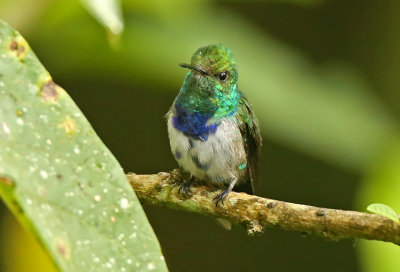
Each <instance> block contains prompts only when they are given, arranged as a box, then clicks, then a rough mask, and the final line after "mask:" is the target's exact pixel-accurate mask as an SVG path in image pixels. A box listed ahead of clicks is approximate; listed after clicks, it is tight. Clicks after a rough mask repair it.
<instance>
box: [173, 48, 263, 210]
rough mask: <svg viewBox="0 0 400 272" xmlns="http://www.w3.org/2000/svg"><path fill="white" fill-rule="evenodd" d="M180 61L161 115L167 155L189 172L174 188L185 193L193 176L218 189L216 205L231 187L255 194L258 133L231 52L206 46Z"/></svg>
mask: <svg viewBox="0 0 400 272" xmlns="http://www.w3.org/2000/svg"><path fill="white" fill-rule="evenodd" d="M179 65H180V66H181V67H183V68H187V69H189V71H188V73H187V74H186V77H185V79H184V81H183V85H182V87H181V89H180V91H179V94H178V95H177V97H176V98H175V100H174V102H173V104H172V107H171V108H170V110H169V111H168V113H167V115H166V118H167V125H168V136H169V141H170V146H171V151H172V154H173V155H174V157H175V159H176V161H177V162H178V164H179V166H180V167H181V168H183V170H185V171H186V172H188V173H190V178H189V179H188V180H186V181H185V182H183V184H182V185H181V186H180V188H179V193H181V194H183V195H185V196H186V197H189V196H190V195H191V192H190V187H191V185H192V184H193V183H194V182H195V181H198V182H200V183H202V184H204V185H206V186H212V187H215V188H221V189H223V190H222V192H221V193H219V194H218V195H217V196H216V197H215V198H214V199H213V200H214V201H215V204H216V206H218V204H219V203H220V202H221V203H222V204H223V203H224V200H225V198H226V196H227V195H228V194H229V193H230V192H231V191H232V190H233V189H234V190H235V191H241V192H246V193H250V194H254V193H255V190H256V188H257V185H258V162H259V153H260V148H261V145H262V138H261V135H260V129H259V125H258V121H257V118H256V117H255V115H254V113H253V110H252V107H251V105H250V103H249V101H248V100H247V98H246V96H245V94H244V93H243V92H242V91H240V90H239V87H238V69H237V66H236V62H235V60H234V59H233V55H232V51H231V50H230V49H228V48H226V47H224V46H222V45H220V44H215V45H208V46H205V47H201V48H199V49H198V50H197V51H196V52H195V53H194V54H193V56H192V58H191V63H190V64H186V63H181V64H179Z"/></svg>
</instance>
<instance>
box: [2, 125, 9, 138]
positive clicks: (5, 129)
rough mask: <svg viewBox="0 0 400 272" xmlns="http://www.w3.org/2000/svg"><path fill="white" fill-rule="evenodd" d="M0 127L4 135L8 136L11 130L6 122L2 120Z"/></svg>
mask: <svg viewBox="0 0 400 272" xmlns="http://www.w3.org/2000/svg"><path fill="white" fill-rule="evenodd" d="M1 128H2V129H3V132H4V134H5V135H7V136H10V134H11V130H10V128H9V127H8V125H7V123H6V122H2V123H1Z"/></svg>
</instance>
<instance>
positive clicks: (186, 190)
mask: <svg viewBox="0 0 400 272" xmlns="http://www.w3.org/2000/svg"><path fill="white" fill-rule="evenodd" d="M194 181H195V179H194V177H193V176H191V177H190V179H189V180H188V181H185V182H184V183H183V184H182V185H181V186H180V187H179V190H178V193H179V194H181V195H183V196H184V197H185V198H190V197H192V192H191V191H190V187H191V186H192V184H193V182H194Z"/></svg>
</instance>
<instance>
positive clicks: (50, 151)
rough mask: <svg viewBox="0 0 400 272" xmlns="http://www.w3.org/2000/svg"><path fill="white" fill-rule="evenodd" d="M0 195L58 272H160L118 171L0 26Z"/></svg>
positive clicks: (151, 239) (29, 55) (150, 237)
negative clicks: (37, 241)
mask: <svg viewBox="0 0 400 272" xmlns="http://www.w3.org/2000/svg"><path fill="white" fill-rule="evenodd" d="M0 194H1V196H2V198H3V199H4V200H5V202H6V203H7V204H8V206H9V207H10V208H11V209H12V211H13V212H14V214H15V215H16V216H17V217H18V219H19V220H20V221H21V222H22V223H23V224H24V225H25V226H26V227H27V228H28V229H29V230H31V231H32V232H33V233H34V234H35V235H36V236H37V237H38V238H39V240H41V242H42V244H43V245H44V247H45V248H46V249H47V250H48V252H49V253H50V255H51V256H52V258H53V260H54V261H55V263H56V264H57V266H58V267H59V268H60V269H61V270H64V271H103V270H107V271H110V269H111V270H114V271H133V270H135V271H139V270H158V271H165V270H167V268H166V265H165V262H164V258H163V256H162V254H161V250H160V246H159V244H158V241H157V239H156V237H155V235H154V233H153V230H152V229H151V227H150V225H149V223H148V221H147V219H146V216H145V214H144V213H143V210H142V207H141V206H140V203H139V202H138V200H137V198H136V196H135V194H134V193H133V191H132V190H131V188H130V186H129V184H128V182H127V180H126V178H125V175H124V172H123V171H122V169H121V166H120V165H119V163H118V162H117V161H116V160H115V158H114V157H113V155H112V154H111V152H110V151H109V150H108V149H107V148H106V147H105V146H104V144H103V143H102V142H101V140H100V139H99V138H98V137H97V135H96V133H95V132H94V130H93V129H92V127H91V126H90V124H89V123H88V121H87V120H86V119H85V117H84V116H83V114H82V113H81V112H80V111H79V109H78V107H77V106H76V105H75V103H74V102H73V101H72V100H71V98H70V97H69V96H68V95H67V93H66V92H65V91H64V90H63V89H61V88H60V87H59V86H57V85H56V84H55V83H54V82H53V81H52V79H51V77H50V75H49V73H48V72H47V71H46V70H45V69H44V67H43V66H42V65H41V64H40V62H39V61H38V60H37V58H36V56H35V55H34V53H33V52H32V51H31V49H30V48H29V46H28V44H27V43H26V41H25V40H24V39H23V38H22V37H21V36H20V35H19V33H18V32H16V31H15V30H13V29H12V28H11V27H9V26H8V25H7V24H5V23H3V22H0Z"/></svg>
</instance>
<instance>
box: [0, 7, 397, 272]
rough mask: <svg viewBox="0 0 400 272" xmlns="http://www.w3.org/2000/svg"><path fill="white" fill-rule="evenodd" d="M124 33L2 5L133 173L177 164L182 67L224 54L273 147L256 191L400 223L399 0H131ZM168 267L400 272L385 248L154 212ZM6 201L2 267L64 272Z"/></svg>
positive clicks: (50, 11) (52, 10) (79, 10)
mask: <svg viewBox="0 0 400 272" xmlns="http://www.w3.org/2000/svg"><path fill="white" fill-rule="evenodd" d="M122 10H123V16H124V20H125V29H124V31H123V32H122V34H121V35H120V36H119V37H117V36H115V35H112V34H110V31H107V30H106V29H105V28H104V27H102V26H101V24H99V23H98V22H97V21H96V20H95V19H94V18H93V17H92V16H91V15H90V13H89V12H88V10H87V9H85V8H84V6H83V5H82V4H81V3H80V2H79V1H71V0H0V18H1V19H3V20H5V21H7V22H8V23H10V24H11V25H12V26H13V27H15V28H17V29H18V30H19V31H20V32H21V33H22V35H23V36H24V37H25V38H26V39H27V40H28V42H29V43H30V45H31V47H32V48H33V50H34V52H35V53H36V54H37V55H38V57H39V59H40V60H41V61H42V63H43V64H44V66H45V67H46V68H47V69H48V71H49V72H50V73H51V74H52V76H53V78H54V80H55V81H56V82H57V83H58V84H59V85H61V86H62V87H64V88H65V89H66V90H67V91H68V93H69V94H70V95H71V96H72V98H73V99H74V100H75V102H76V103H77V104H78V105H79V107H80V108H81V110H82V111H83V112H84V114H85V115H86V117H87V118H88V120H89V121H90V122H91V124H92V125H93V127H94V128H95V130H96V131H97V133H98V134H99V136H100V138H101V139H103V141H104V142H105V144H106V145H107V146H108V147H109V148H110V150H111V151H112V152H113V153H114V155H115V156H116V158H117V159H118V160H119V161H120V163H121V164H122V166H123V167H124V169H125V170H126V171H127V172H128V171H132V172H136V173H156V172H159V171H168V170H171V169H173V168H175V167H177V164H176V163H175V161H174V159H173V157H172V155H171V154H170V150H169V143H168V136H167V132H166V131H167V130H166V124H165V120H164V115H165V113H166V112H167V111H168V108H169V107H170V105H171V103H172V101H173V99H174V97H175V95H176V94H177V92H178V90H179V88H180V85H181V83H182V80H183V77H184V74H185V71H184V70H183V69H181V68H179V67H178V65H177V64H178V63H180V62H185V61H186V62H187V61H189V60H190V57H191V55H192V53H193V52H194V51H195V50H196V49H197V48H198V47H200V46H203V45H207V44H210V43H222V44H224V45H226V46H228V47H230V48H231V49H232V50H233V52H234V54H235V56H236V61H237V63H238V66H239V74H240V79H239V86H240V88H241V89H242V90H243V91H244V92H245V93H247V95H248V97H249V99H250V101H251V102H252V104H253V106H254V109H255V112H256V114H257V116H258V118H259V119H260V123H261V129H262V135H263V138H264V147H263V155H262V162H261V181H262V186H261V191H260V195H261V196H265V197H269V198H275V199H279V200H285V201H291V202H297V203H304V204H309V205H317V206H323V207H329V208H336V209H356V210H361V211H364V210H365V207H366V206H367V205H368V204H369V203H372V202H380V203H385V204H387V205H389V206H391V207H393V208H394V209H395V210H397V212H398V213H399V212H400V198H399V192H400V134H399V130H398V127H399V120H400V91H399V90H400V76H399V71H400V35H399V34H400V33H399V30H400V16H399V14H400V2H399V1H389V0H388V1H378V0H371V1H362V0H359V1H347V0H336V1H334V0H291V1H289V0H286V1H262V0H258V1H255V0H254V1H244V0H242V1H241V0H208V1H200V0H193V1H185V0H170V1H165V0H155V1H145V0H124V1H122ZM145 211H146V213H147V215H148V218H149V220H150V222H151V224H152V226H153V228H154V230H155V232H156V234H157V236H158V238H159V241H160V243H161V246H162V248H163V252H164V254H165V257H166V261H167V264H168V266H169V268H170V270H171V271H209V272H211V271H307V272H312V271H326V272H328V271H329V272H331V271H332V272H333V271H353V272H357V271H360V272H361V271H363V272H378V271H379V272H391V271H396V272H397V271H398V269H399V267H400V249H399V247H397V246H394V245H391V244H386V243H382V242H371V241H361V240H347V241H340V242H331V241H324V240H323V239H320V238H315V237H302V236H301V235H300V234H298V233H290V232H285V231H281V230H277V229H267V230H266V231H265V233H264V234H263V235H261V236H257V237H248V236H247V235H246V232H245V230H244V229H243V228H241V227H239V226H236V227H234V228H233V230H232V231H225V230H223V229H222V228H220V227H219V226H217V225H216V224H215V222H214V220H212V218H208V217H204V216H200V215H194V214H189V213H184V212H178V211H174V210H170V209H167V208H159V207H145ZM53 269H54V268H53V267H52V266H51V264H50V263H49V261H48V260H47V257H46V255H44V254H43V252H42V251H41V249H40V247H39V246H38V245H37V244H36V242H35V241H34V239H33V238H32V237H30V236H29V235H28V234H27V233H25V232H24V230H22V228H21V227H20V226H19V225H18V224H17V223H16V222H15V220H14V219H13V218H12V216H11V215H10V213H9V212H8V211H7V210H6V208H5V206H4V205H3V204H1V203H0V271H32V270H33V271H54V270H53Z"/></svg>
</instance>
